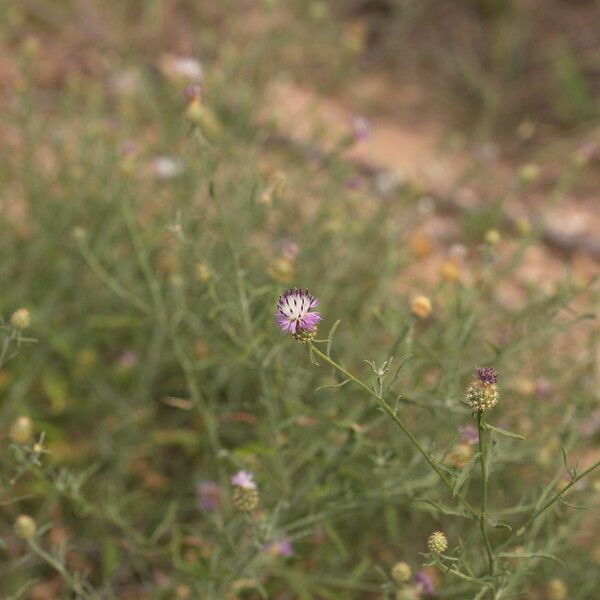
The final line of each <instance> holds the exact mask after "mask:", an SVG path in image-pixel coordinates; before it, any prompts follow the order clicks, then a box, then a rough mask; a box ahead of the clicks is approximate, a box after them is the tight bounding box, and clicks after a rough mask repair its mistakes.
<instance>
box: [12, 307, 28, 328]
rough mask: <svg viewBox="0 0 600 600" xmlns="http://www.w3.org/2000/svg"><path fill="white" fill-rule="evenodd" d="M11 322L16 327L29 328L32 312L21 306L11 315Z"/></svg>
mask: <svg viewBox="0 0 600 600" xmlns="http://www.w3.org/2000/svg"><path fill="white" fill-rule="evenodd" d="M10 324H11V325H12V326H13V327H14V328H15V329H20V330H23V329H27V328H28V327H29V325H30V324H31V314H30V313H29V311H28V310H27V309H26V308H19V310H16V311H15V312H14V313H13V314H12V315H11V317H10Z"/></svg>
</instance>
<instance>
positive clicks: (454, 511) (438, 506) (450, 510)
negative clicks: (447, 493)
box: [417, 500, 473, 519]
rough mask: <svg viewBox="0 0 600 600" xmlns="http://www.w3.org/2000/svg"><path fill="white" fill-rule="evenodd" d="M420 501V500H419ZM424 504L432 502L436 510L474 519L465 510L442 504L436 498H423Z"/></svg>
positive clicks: (445, 513)
mask: <svg viewBox="0 0 600 600" xmlns="http://www.w3.org/2000/svg"><path fill="white" fill-rule="evenodd" d="M417 502H418V500H417ZM421 502H423V503H424V504H430V505H431V506H433V507H434V508H435V509H436V510H438V511H439V512H441V513H442V514H444V515H449V516H453V517H465V518H466V519H472V518H473V517H472V516H471V515H470V514H469V513H467V512H464V511H461V510H459V509H456V508H452V507H451V506H446V505H445V504H440V503H439V502H435V501H434V500H421Z"/></svg>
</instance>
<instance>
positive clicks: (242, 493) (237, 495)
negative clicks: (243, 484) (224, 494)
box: [233, 487, 258, 512]
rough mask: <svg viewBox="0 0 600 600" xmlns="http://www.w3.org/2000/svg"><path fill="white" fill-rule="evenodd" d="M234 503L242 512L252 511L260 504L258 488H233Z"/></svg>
mask: <svg viewBox="0 0 600 600" xmlns="http://www.w3.org/2000/svg"><path fill="white" fill-rule="evenodd" d="M233 505H234V506H235V507H236V508H237V509H238V510H241V511H242V512H252V511H253V510H254V509H255V508H256V506H257V505H258V490H247V489H244V488H240V487H236V488H235V489H234V490H233Z"/></svg>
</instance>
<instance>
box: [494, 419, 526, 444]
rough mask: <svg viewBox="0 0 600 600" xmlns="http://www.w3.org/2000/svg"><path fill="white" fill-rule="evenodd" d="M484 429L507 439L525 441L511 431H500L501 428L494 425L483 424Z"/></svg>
mask: <svg viewBox="0 0 600 600" xmlns="http://www.w3.org/2000/svg"><path fill="white" fill-rule="evenodd" d="M485 428H486V429H490V430H491V431H495V432H496V433H499V434H500V435H505V436H506V437H509V438H515V439H517V440H524V439H525V438H524V437H523V436H522V435H519V434H518V433H514V432H512V431H508V430H506V429H502V428H501V427H496V426H495V425H490V424H489V423H486V424H485Z"/></svg>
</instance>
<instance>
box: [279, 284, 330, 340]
mask: <svg viewBox="0 0 600 600" xmlns="http://www.w3.org/2000/svg"><path fill="white" fill-rule="evenodd" d="M318 305H319V301H318V300H317V299H316V298H315V297H314V296H313V295H312V294H311V293H310V292H309V291H308V290H298V289H293V290H286V291H285V292H283V294H281V296H279V300H278V301H277V310H276V311H275V316H276V318H277V324H278V325H279V327H280V329H281V331H285V332H289V333H291V334H292V335H297V334H300V333H302V332H308V333H311V332H313V331H315V329H316V328H317V324H318V323H319V321H320V320H321V315H320V314H319V313H318V312H312V311H311V308H315V307H316V306H318Z"/></svg>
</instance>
